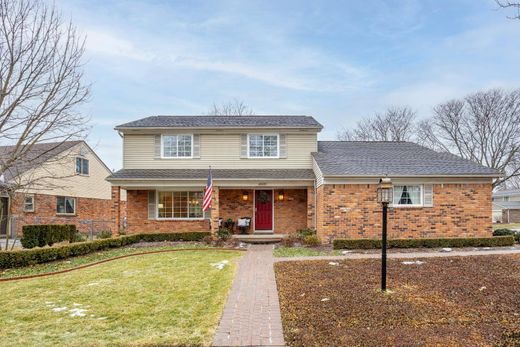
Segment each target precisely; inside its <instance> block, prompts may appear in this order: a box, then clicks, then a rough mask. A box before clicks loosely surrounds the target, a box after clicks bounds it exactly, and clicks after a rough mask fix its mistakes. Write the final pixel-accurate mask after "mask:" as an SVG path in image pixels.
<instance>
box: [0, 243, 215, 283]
mask: <svg viewBox="0 0 520 347" xmlns="http://www.w3.org/2000/svg"><path fill="white" fill-rule="evenodd" d="M207 247H209V246H207V245H205V244H201V243H192V244H179V245H175V246H161V247H131V246H130V247H123V248H114V249H108V250H104V251H99V252H94V253H90V254H87V255H82V256H78V257H71V258H67V259H63V260H58V261H53V262H50V263H44V264H37V265H33V266H26V267H22V268H13V269H5V270H0V278H7V277H18V276H26V275H36V274H40V273H47V272H54V271H59V270H65V269H70V268H74V267H77V266H80V265H84V264H89V263H95V262H98V261H101V260H105V259H109V258H114V257H118V256H121V255H126V254H133V253H143V252H148V251H155V250H162V249H176V248H207Z"/></svg>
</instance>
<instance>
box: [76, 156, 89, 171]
mask: <svg viewBox="0 0 520 347" xmlns="http://www.w3.org/2000/svg"><path fill="white" fill-rule="evenodd" d="M76 174H78V175H88V174H89V162H88V159H85V158H80V157H78V158H76Z"/></svg>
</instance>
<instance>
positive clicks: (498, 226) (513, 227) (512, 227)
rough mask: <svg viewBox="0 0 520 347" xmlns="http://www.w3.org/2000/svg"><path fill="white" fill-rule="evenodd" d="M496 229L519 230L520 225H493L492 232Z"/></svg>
mask: <svg viewBox="0 0 520 347" xmlns="http://www.w3.org/2000/svg"><path fill="white" fill-rule="evenodd" d="M496 229H520V223H510V224H493V230H496Z"/></svg>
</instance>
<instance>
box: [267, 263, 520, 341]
mask: <svg viewBox="0 0 520 347" xmlns="http://www.w3.org/2000/svg"><path fill="white" fill-rule="evenodd" d="M422 261H423V263H420V262H419V263H416V262H414V260H410V259H406V260H397V259H390V260H389V266H388V273H389V277H388V283H389V285H388V287H389V289H391V291H390V292H389V293H387V294H383V293H381V292H380V291H379V286H380V282H379V281H380V262H379V261H377V260H373V259H369V260H343V261H339V262H328V261H305V262H281V263H276V264H275V271H276V280H277V284H278V290H279V297H280V305H281V310H282V321H283V326H284V335H285V341H286V343H287V344H288V345H289V346H388V345H399V346H423V345H431V346H434V345H437V346H490V345H497V344H504V345H508V346H509V345H510V346H514V345H515V343H516V345H518V343H520V300H518V299H519V294H518V288H520V255H511V256H491V255H489V256H479V257H453V258H428V259H423V260H422ZM403 262H410V263H406V264H403Z"/></svg>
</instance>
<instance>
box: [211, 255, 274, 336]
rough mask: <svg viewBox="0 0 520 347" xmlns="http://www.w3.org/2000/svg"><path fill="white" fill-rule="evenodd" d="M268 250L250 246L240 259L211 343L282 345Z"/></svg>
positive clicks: (271, 258) (271, 260) (270, 258)
mask: <svg viewBox="0 0 520 347" xmlns="http://www.w3.org/2000/svg"><path fill="white" fill-rule="evenodd" d="M272 250H273V246H272V245H250V246H249V249H248V250H247V253H246V255H245V256H244V257H243V258H242V259H241V260H240V262H239V268H238V272H237V274H236V277H235V280H234V282H233V286H232V287H231V291H230V293H229V297H228V300H227V302H226V306H225V308H224V312H223V313H222V317H221V319H220V324H219V326H218V328H217V332H216V334H215V338H214V340H213V345H214V346H284V339H283V330H282V319H281V316H280V303H279V301H278V291H277V289H276V281H275V277H274V269H273V254H272Z"/></svg>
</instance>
